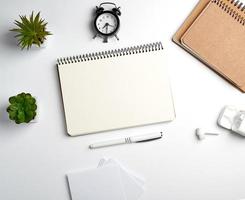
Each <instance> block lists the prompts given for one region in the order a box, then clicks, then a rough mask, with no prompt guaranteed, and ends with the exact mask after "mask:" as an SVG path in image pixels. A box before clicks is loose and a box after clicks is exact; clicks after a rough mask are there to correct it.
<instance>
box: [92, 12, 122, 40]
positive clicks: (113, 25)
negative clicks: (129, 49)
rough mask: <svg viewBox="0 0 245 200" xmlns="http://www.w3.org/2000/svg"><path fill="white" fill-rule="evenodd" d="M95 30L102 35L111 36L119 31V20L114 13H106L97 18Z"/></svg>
mask: <svg viewBox="0 0 245 200" xmlns="http://www.w3.org/2000/svg"><path fill="white" fill-rule="evenodd" d="M95 28H96V30H97V31H98V32H99V33H100V34H101V35H105V36H111V35H113V34H115V33H116V32H117V31H118V29H119V18H118V16H117V15H115V14H114V13H112V12H110V11H105V12H103V13H101V14H100V15H98V16H97V17H96V19H95Z"/></svg>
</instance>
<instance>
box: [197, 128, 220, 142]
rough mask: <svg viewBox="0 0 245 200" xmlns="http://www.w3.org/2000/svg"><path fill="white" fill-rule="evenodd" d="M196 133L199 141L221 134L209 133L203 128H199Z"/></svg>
mask: <svg viewBox="0 0 245 200" xmlns="http://www.w3.org/2000/svg"><path fill="white" fill-rule="evenodd" d="M195 133H196V136H197V138H198V140H204V139H205V138H206V135H213V136H218V135H219V133H207V132H205V131H204V130H203V129H201V128H197V129H196V131H195Z"/></svg>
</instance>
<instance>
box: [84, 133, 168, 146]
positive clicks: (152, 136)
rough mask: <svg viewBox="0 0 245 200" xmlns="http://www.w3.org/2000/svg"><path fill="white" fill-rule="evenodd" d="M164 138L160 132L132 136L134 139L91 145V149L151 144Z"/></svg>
mask: <svg viewBox="0 0 245 200" xmlns="http://www.w3.org/2000/svg"><path fill="white" fill-rule="evenodd" d="M162 136H163V133H162V132H158V133H150V134H145V135H138V136H132V137H127V138H120V139H114V140H107V141H102V142H98V143H94V144H91V145H89V148H90V149H98V148H102V147H108V146H114V145H121V144H131V143H140V142H149V141H153V140H158V139H161V138H162Z"/></svg>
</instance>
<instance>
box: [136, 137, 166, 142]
mask: <svg viewBox="0 0 245 200" xmlns="http://www.w3.org/2000/svg"><path fill="white" fill-rule="evenodd" d="M161 138H162V136H161V137H158V138H153V139H148V140H141V141H137V142H136V143H143V142H151V141H154V140H159V139H161Z"/></svg>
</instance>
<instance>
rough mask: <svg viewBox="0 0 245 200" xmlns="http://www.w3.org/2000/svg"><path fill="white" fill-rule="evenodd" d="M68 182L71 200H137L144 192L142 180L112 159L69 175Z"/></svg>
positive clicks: (101, 161) (103, 160)
mask: <svg viewBox="0 0 245 200" xmlns="http://www.w3.org/2000/svg"><path fill="white" fill-rule="evenodd" d="M68 182H69V187H70V193H71V197H72V200H87V199H89V200H98V199H100V200H109V199H113V200H137V199H139V198H140V196H141V195H142V194H143V192H144V180H143V179H142V178H140V177H138V176H136V175H135V174H134V173H132V172H131V171H129V170H128V169H126V168H125V167H123V166H122V165H121V164H119V162H118V161H116V160H113V159H102V160H100V162H99V164H98V167H97V168H92V169H87V170H83V171H78V172H72V173H69V174H68Z"/></svg>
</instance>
